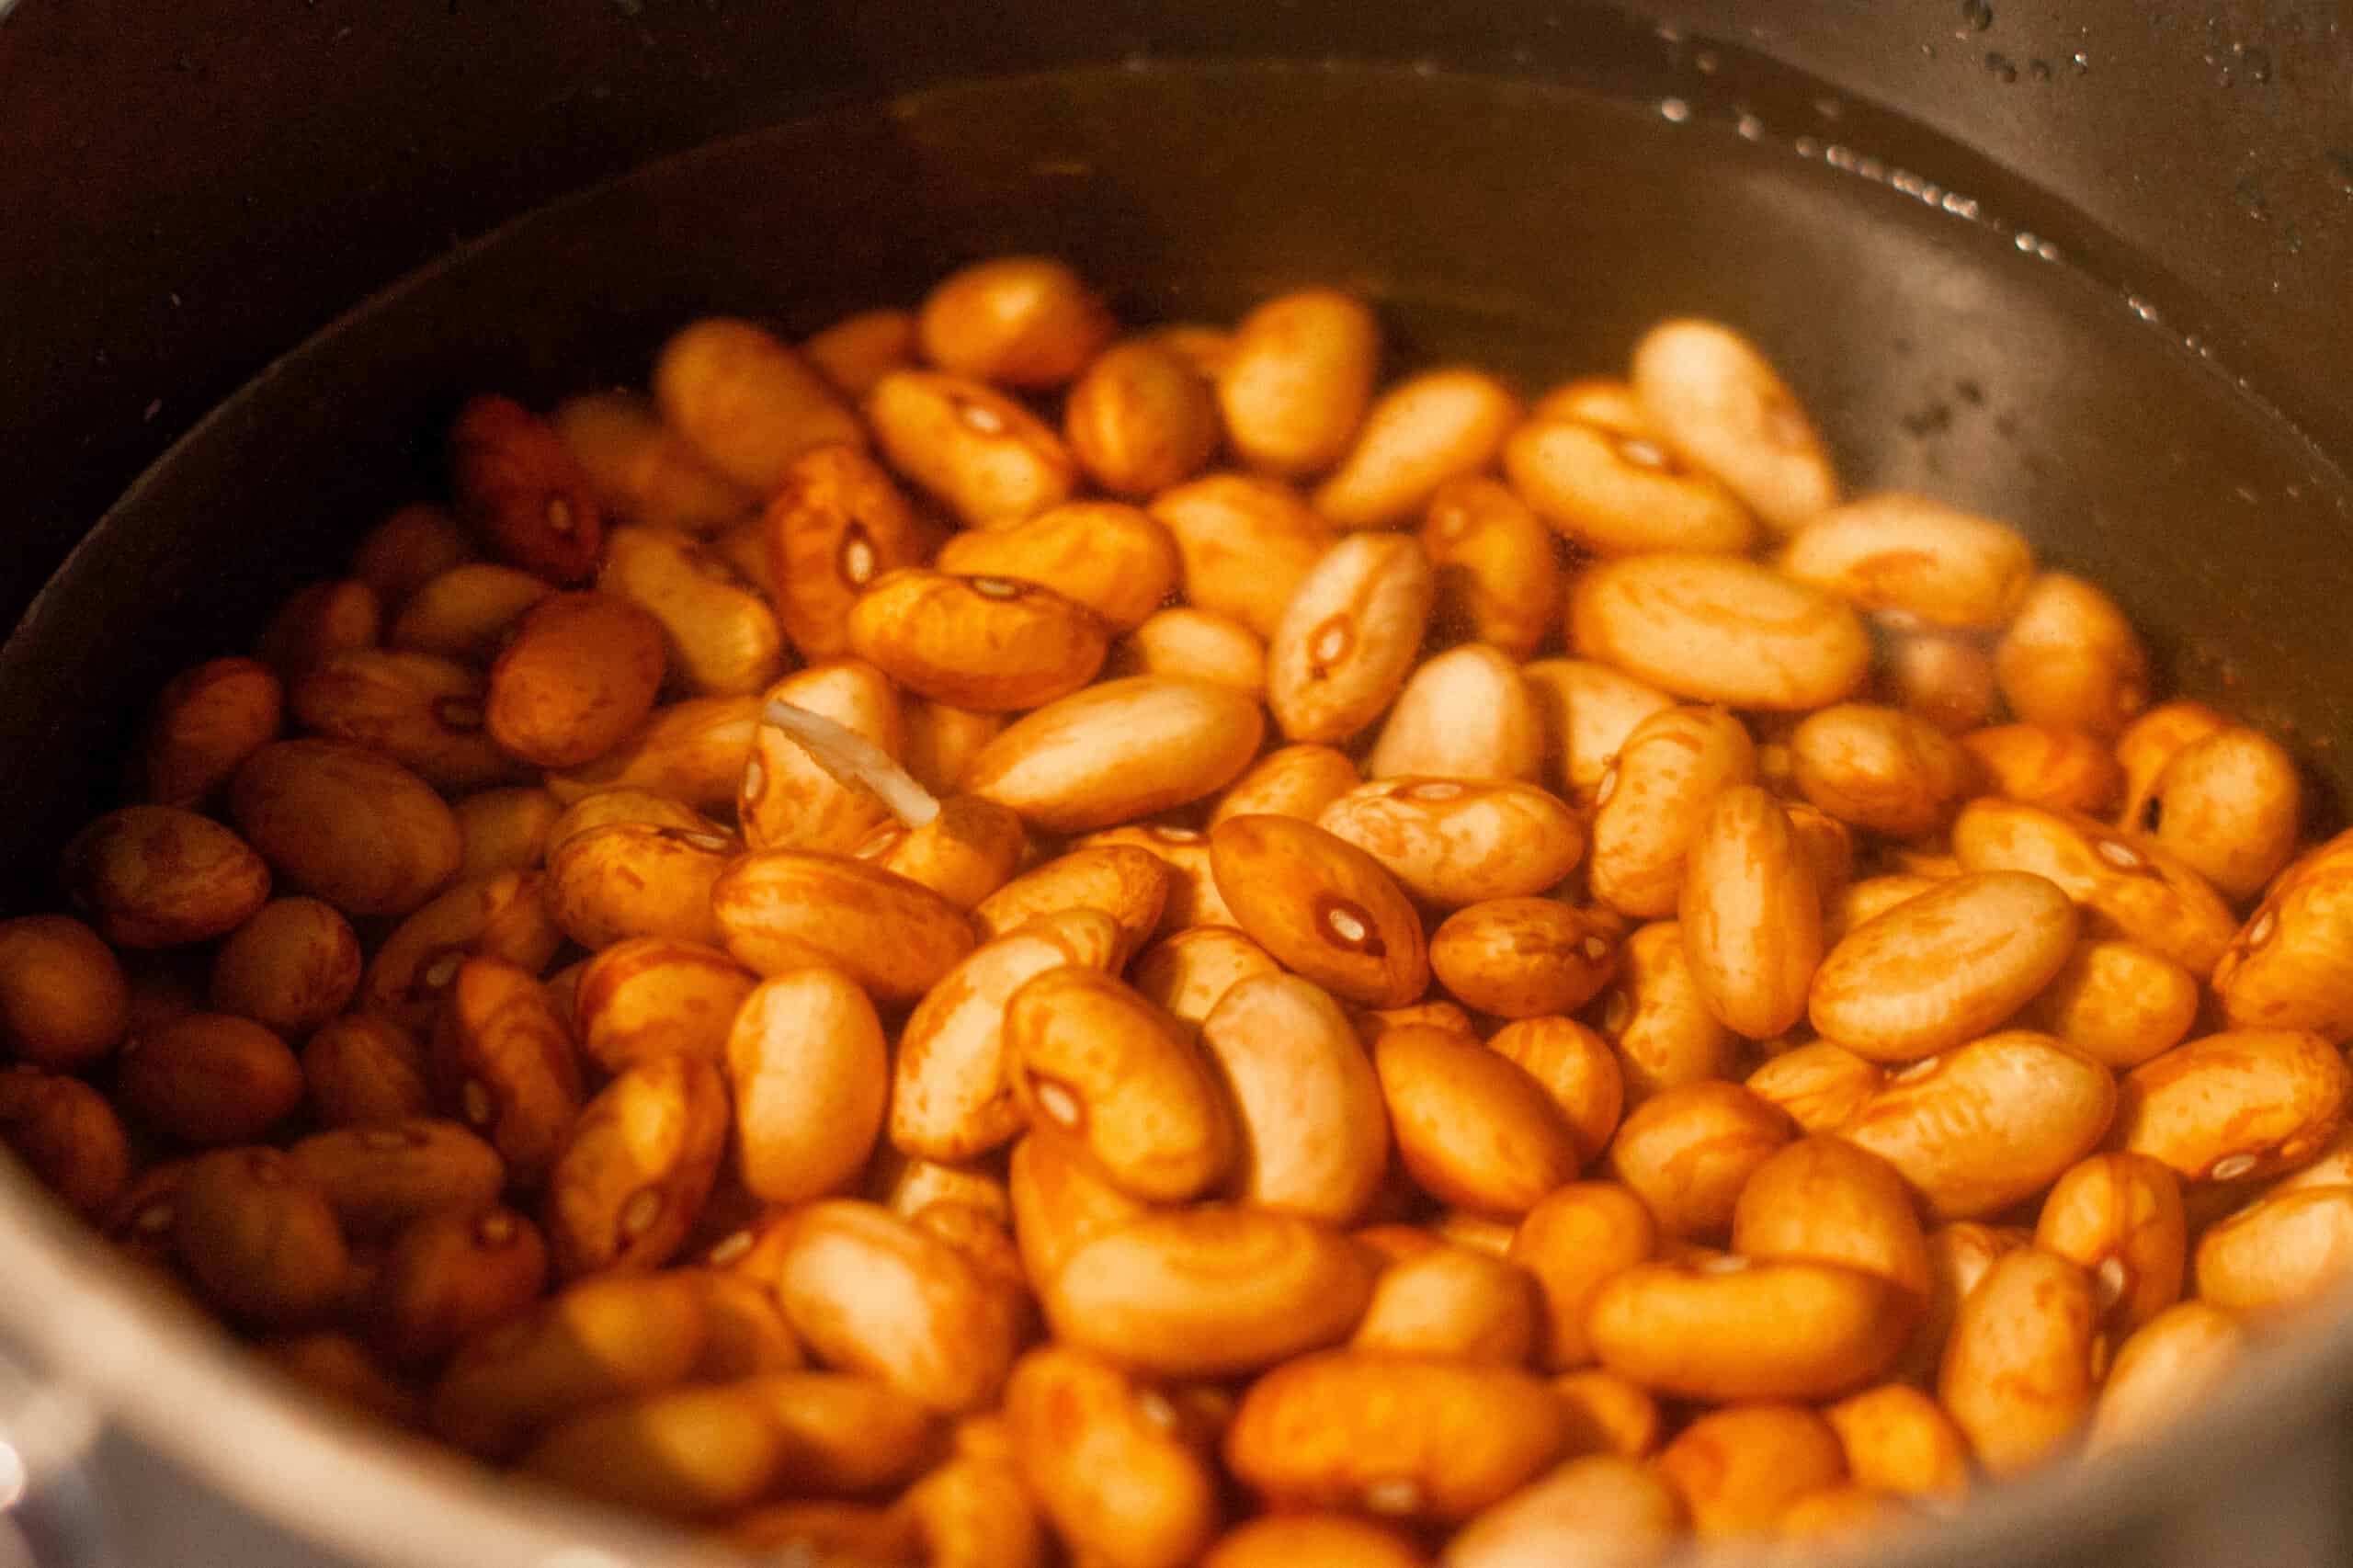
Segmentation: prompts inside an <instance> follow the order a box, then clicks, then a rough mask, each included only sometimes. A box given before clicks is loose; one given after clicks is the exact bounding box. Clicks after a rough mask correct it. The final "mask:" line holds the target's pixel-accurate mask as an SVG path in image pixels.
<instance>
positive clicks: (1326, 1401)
mask: <svg viewBox="0 0 2353 1568" xmlns="http://www.w3.org/2000/svg"><path fill="white" fill-rule="evenodd" d="M1566 1441H1567V1420H1566V1416H1565V1415H1564V1414H1563V1411H1562V1409H1561V1405H1560V1402H1559V1401H1557V1400H1556V1399H1554V1398H1553V1397H1552V1390H1550V1389H1549V1388H1547V1387H1545V1385H1544V1383H1543V1382H1542V1381H1540V1379H1538V1378H1536V1377H1534V1376H1532V1375H1530V1374H1529V1373H1527V1372H1524V1371H1521V1370H1519V1369H1517V1368H1512V1367H1500V1366H1495V1365H1493V1364H1482V1363H1479V1362H1475V1361H1466V1360H1461V1359H1457V1358H1446V1357H1426V1356H1392V1355H1386V1354H1379V1353H1374V1352H1369V1351H1360V1350H1344V1351H1333V1352H1329V1353H1326V1354H1324V1355H1320V1356H1305V1357H1302V1358H1299V1359H1298V1360H1295V1361H1292V1362H1290V1363H1288V1364H1287V1365H1285V1366H1282V1367H1279V1368H1277V1369H1275V1370H1274V1371H1272V1372H1270V1373H1268V1374H1267V1376H1265V1377H1263V1378H1261V1379H1259V1380H1258V1381H1256V1383H1254V1384H1252V1385H1251V1388H1250V1392H1248V1393H1246V1394H1245V1395H1244V1396H1243V1399H1242V1405H1241V1408H1240V1409H1239V1410H1238V1411H1236V1412H1235V1413H1234V1418H1233V1426H1230V1427H1228V1428H1227V1429H1226V1435H1225V1460H1226V1464H1227V1465H1228V1466H1229V1467H1230V1468H1231V1469H1232V1470H1233V1472H1234V1474H1235V1475H1237V1476H1239V1477H1240V1478H1241V1479H1242V1481H1243V1482H1244V1483H1245V1484H1246V1485H1248V1486H1250V1487H1251V1488H1252V1489H1253V1490H1254V1491H1256V1492H1257V1493H1258V1494H1261V1495H1262V1496H1264V1497H1266V1498H1267V1500H1268V1501H1269V1502H1271V1503H1274V1504H1276V1505H1278V1506H1281V1507H1285V1508H1296V1507H1321V1508H1351V1509H1357V1510H1361V1511H1363V1512H1366V1513H1370V1514H1374V1515H1378V1516H1381V1517H1390V1518H1402V1519H1418V1520H1435V1521H1443V1522H1456V1521H1460V1520H1462V1519H1465V1518H1468V1517H1471V1516H1472V1515H1473V1514H1476V1513H1477V1512H1478V1511H1479V1510H1480V1509H1482V1508H1484V1507H1486V1506H1489V1505H1491V1504H1494V1503H1496V1502H1499V1501H1500V1500H1502V1499H1503V1498H1505V1497H1506V1496H1508V1495H1510V1494H1512V1493H1513V1492H1516V1491H1517V1490H1518V1489H1519V1487H1520V1486H1521V1485H1523V1484H1525V1483H1527V1482H1528V1481H1529V1480H1530V1479H1531V1478H1533V1477H1534V1476H1535V1475H1536V1473H1537V1472H1538V1471H1540V1470H1542V1469H1543V1468H1544V1466H1545V1465H1546V1464H1548V1463H1550V1462H1551V1461H1552V1460H1553V1459H1554V1458H1555V1457H1557V1456H1558V1455H1559V1453H1560V1451H1561V1449H1562V1447H1563V1444H1564V1443H1565V1442H1566Z"/></svg>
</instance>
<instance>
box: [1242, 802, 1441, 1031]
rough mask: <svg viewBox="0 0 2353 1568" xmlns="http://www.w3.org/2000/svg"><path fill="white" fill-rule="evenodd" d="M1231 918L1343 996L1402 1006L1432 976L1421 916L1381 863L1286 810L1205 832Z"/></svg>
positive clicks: (1286, 961)
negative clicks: (1280, 814) (1293, 816)
mask: <svg viewBox="0 0 2353 1568" xmlns="http://www.w3.org/2000/svg"><path fill="white" fill-rule="evenodd" d="M1210 860H1211V870H1212V872H1213V874H1214V875H1215V877H1216V879H1217V888H1218V892H1219V893H1220V894H1222V896H1223V898H1224V900H1225V903H1226V904H1227V906H1228V907H1229V908H1231V909H1232V910H1233V915H1234V919H1235V921H1236V923H1237V924H1239V925H1240V926H1241V927H1242V928H1243V929H1244V930H1245V931H1247V932H1248V933H1249V934H1250V935H1251V937H1254V938H1255V939H1256V941H1257V942H1258V943H1259V945H1260V946H1262V947H1264V948H1265V949H1267V951H1268V952H1270V953H1272V954H1273V955H1274V956H1275V957H1276V958H1277V959H1279V960H1281V961H1282V962H1283V963H1284V964H1285V965H1287V966H1289V967H1290V969H1292V970H1295V971H1298V972H1299V973H1301V974H1303V975H1305V976H1306V977H1307V978H1308V979H1310V980H1313V981H1314V982H1315V983H1317V984H1319V985H1322V986H1323V987H1324V989H1326V990H1328V991H1330V992H1332V993H1333V994H1336V995H1338V996H1340V997H1342V998H1344V999H1346V1000H1347V1001H1351V1002H1362V1003H1369V1004H1370V1005H1372V1006H1389V1007H1395V1006H1404V1004H1405V1003H1408V1002H1412V1001H1414V1000H1415V999H1416V998H1418V997H1419V996H1420V995H1421V994H1422V992H1423V989H1424V988H1425V987H1427V985H1428V983H1429V953H1428V949H1427V945H1426V942H1425V940H1424V937H1423V935H1422V921H1421V916H1420V915H1419V914H1417V913H1416V912H1415V909H1414V906H1413V904H1412V903H1410V902H1409V901H1408V900H1407V899H1406V897H1405V894H1404V890H1402V889H1401V888H1399V887H1398V885H1397V883H1396V881H1395V880H1394V879H1393V878H1392V877H1391V876H1390V874H1389V873H1388V872H1387V871H1386V870H1384V869H1382V868H1381V863H1380V862H1379V861H1377V860H1375V859H1374V858H1372V857H1371V856H1370V855H1367V854H1366V853H1365V852H1364V851H1363V850H1361V849H1358V848H1357V847H1356V846H1353V845H1350V844H1347V843H1343V842H1342V841H1341V840H1339V839H1337V838H1336V837H1334V836H1333V835H1330V834H1328V833H1326V832H1324V830H1323V829H1321V828H1318V827H1315V826H1313V825H1311V824H1307V823H1303V822H1299V821H1296V820H1294V819H1292V818H1290V817H1278V816H1239V817H1229V818H1227V819H1226V820H1225V821H1224V822H1222V823H1220V824H1218V825H1217V827H1216V828H1215V829H1213V830H1212V831H1211V834H1210Z"/></svg>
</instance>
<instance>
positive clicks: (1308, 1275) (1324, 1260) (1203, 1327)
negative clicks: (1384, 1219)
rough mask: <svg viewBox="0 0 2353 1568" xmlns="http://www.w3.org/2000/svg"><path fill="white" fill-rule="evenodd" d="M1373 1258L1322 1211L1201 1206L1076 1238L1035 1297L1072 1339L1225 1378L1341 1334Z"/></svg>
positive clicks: (1161, 1366)
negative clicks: (1316, 1216) (1321, 1217)
mask: <svg viewBox="0 0 2353 1568" xmlns="http://www.w3.org/2000/svg"><path fill="white" fill-rule="evenodd" d="M1018 1215H1019V1210H1018V1207H1017V1210H1016V1216H1017V1218H1018ZM1375 1268H1376V1266H1375V1262H1374V1259H1373V1257H1372V1255H1371V1254H1370V1252H1368V1251H1367V1250H1366V1249H1364V1248H1362V1247H1360V1246H1358V1244H1356V1243H1355V1242H1354V1241H1352V1240H1350V1239H1349V1238H1348V1237H1347V1236H1345V1235H1343V1234H1341V1233H1339V1232H1338V1231H1336V1230H1334V1229H1332V1228H1331V1227H1329V1226H1327V1225H1324V1224H1321V1223H1318V1222H1317V1221H1313V1220H1309V1219H1306V1218H1304V1217H1302V1216H1301V1215H1297V1214H1281V1213H1277V1212H1275V1211H1273V1210H1265V1209H1250V1208H1242V1207H1229V1206H1226V1205H1222V1204H1206V1205H1202V1206H1199V1207H1196V1208H1191V1209H1176V1210H1160V1211H1157V1212H1153V1213H1147V1214H1142V1215H1140V1216H1137V1217H1134V1218H1132V1219H1131V1220H1129V1221H1127V1222H1126V1223H1124V1224H1118V1225H1116V1226H1115V1228H1112V1229H1108V1230H1106V1231H1104V1232H1102V1233H1098V1234H1096V1235H1094V1236H1092V1237H1090V1238H1088V1239H1086V1240H1085V1241H1082V1242H1080V1243H1079V1244H1077V1245H1076V1246H1075V1247H1074V1248H1073V1249H1072V1250H1071V1251H1070V1252H1069V1254H1068V1255H1067V1256H1065V1257H1064V1258H1063V1260H1062V1263H1061V1266H1060V1267H1059V1269H1058V1270H1057V1271H1056V1272H1054V1273H1053V1274H1052V1275H1051V1276H1050V1277H1049V1278H1045V1279H1044V1280H1042V1281H1040V1290H1039V1299H1040V1301H1041V1302H1042V1303H1043V1305H1044V1306H1045V1309H1046V1320H1047V1322H1048V1323H1049V1324H1051V1325H1052V1328H1053V1330H1054V1333H1055V1335H1057V1336H1058V1337H1060V1338H1061V1339H1063V1340H1064V1341H1065V1342H1067V1343H1069V1344H1072V1345H1075V1346H1079V1347H1081V1348H1083V1349H1089V1350H1094V1351H1097V1352H1098V1353H1100V1354H1102V1355H1105V1356H1108V1357H1111V1358H1115V1359H1117V1360H1119V1361H1120V1362H1121V1363H1123V1364H1125V1365H1127V1366H1130V1367H1134V1368H1137V1369H1142V1370H1144V1371H1148V1372H1152V1373H1154V1374H1157V1375H1160V1376H1163V1377H1226V1376H1231V1375H1233V1374H1234V1373H1238V1372H1248V1371H1255V1370H1256V1369H1259V1368H1262V1367H1269V1366H1273V1365H1275V1364H1277V1363H1278V1362H1282V1361H1287V1360H1289V1359H1290V1358H1293V1357H1296V1356H1299V1355H1302V1354H1303V1353H1304V1352H1307V1351H1310V1350H1314V1349H1318V1348H1320V1347H1322V1346H1327V1345H1331V1344H1335V1343H1336V1342H1337V1341H1339V1340H1341V1339H1344V1338H1346V1337H1347V1335H1348V1333H1349V1331H1350V1330H1351V1329H1353V1328H1354V1327H1355V1326H1356V1324H1357V1320H1358V1317H1359V1316H1361V1315H1362V1313H1363V1312H1364V1306H1365V1302H1366V1301H1369V1300H1370V1298H1371V1294H1372V1284H1373V1276H1374V1273H1375Z"/></svg>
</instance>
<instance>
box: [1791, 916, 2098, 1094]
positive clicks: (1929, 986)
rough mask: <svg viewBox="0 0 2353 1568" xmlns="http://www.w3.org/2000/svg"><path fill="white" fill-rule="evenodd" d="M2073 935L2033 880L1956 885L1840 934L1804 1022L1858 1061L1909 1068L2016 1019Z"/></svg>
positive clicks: (2072, 921) (1817, 976) (2069, 919)
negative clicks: (1858, 1057) (1810, 1022)
mask: <svg viewBox="0 0 2353 1568" xmlns="http://www.w3.org/2000/svg"><path fill="white" fill-rule="evenodd" d="M2076 927H2077V919H2076V915H2075V904H2074V903H2070V902H2069V901H2068V898H2067V895H2066V894H2065V893H2064V892H2061V891H2060V889H2059V887H2058V885H2057V884H2056V883H2053V882H2052V881H2047V880H2046V879H2044V878H2042V877H2039V876H2035V875H2032V874H2030V873H2028V872H2020V871H1982V872H1977V873H1974V874H1972V875H1966V876H1960V877H1955V878H1953V879H1952V880H1951V881H1947V882H1942V883H1939V884H1938V885H1937V886H1935V887H1933V888H1931V889H1929V890H1928V891H1927V892H1923V893H1920V894H1918V895H1917V896H1915V897H1912V898H1908V899H1905V900H1904V902H1903V903H1899V904H1897V905H1896V906H1895V907H1894V908H1893V909H1890V910H1889V911H1887V913H1885V914H1883V915H1879V916H1877V917H1875V918H1873V919H1870V920H1867V921H1865V922H1863V924H1861V925H1860V926H1857V927H1856V928H1855V929H1853V930H1852V931H1849V932H1848V933H1847V935H1846V937H1843V938H1842V939H1841V940H1840V941H1839V943H1838V945H1837V946H1836V948H1833V949H1831V950H1830V954H1829V956H1828V957H1827V958H1825V959H1824V960H1823V961H1822V967H1821V968H1820V969H1818V970H1816V971H1814V976H1813V987H1812V989H1811V992H1810V994H1809V996H1808V1007H1807V1010H1808V1013H1809V1015H1810V1016H1811V1017H1812V1018H1813V1027H1814V1028H1817V1029H1820V1030H1821V1031H1822V1033H1823V1034H1824V1036H1825V1037H1826V1038H1828V1039H1830V1040H1836V1041H1837V1042H1838V1043H1839V1044H1841V1045H1843V1046H1845V1047H1847V1049H1848V1050H1849V1051H1854V1052H1856V1053H1857V1054H1858V1055H1861V1056H1865V1057H1868V1058H1870V1060H1872V1061H1874V1062H1909V1061H1916V1060H1918V1059H1919V1058H1920V1057H1923V1056H1930V1055H1934V1054H1935V1053H1936V1052H1938V1051H1945V1050H1949V1049H1950V1048H1951V1047H1953V1046H1956V1045H1960V1044H1961V1043H1963V1042H1964V1041H1966V1040H1972V1039H1974V1038H1976V1037H1977V1036H1979V1035H1981V1034H1984V1032H1985V1031H1987V1030H1988V1029H1991V1028H1994V1027H1995V1026H1996V1025H1998V1024H2000V1023H2001V1022H2003V1021H2004V1020H2005V1019H2006V1018H2008V1017H2010V1016H2011V1015H2012V1014H2014V1013H2016V1012H2017V1011H2018V1008H2019V1007H2020V1006H2024V1005H2025V1003H2026V1002H2027V1001H2028V1000H2029V998H2031V997H2033V996H2034V995H2035V994H2037V993H2038V992H2040V990H2041V989H2042V988H2043V987H2044V986H2045V985H2046V984H2048V983H2050V981H2051V979H2052V976H2053V975H2055V974H2057V973H2058V972H2059V969H2060V967H2061V966H2062V965H2063V964H2064V963H2065V962H2066V961H2067V957H2068V955H2069V953H2071V952H2072V951H2073V950H2074V949H2075V932H2076Z"/></svg>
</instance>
